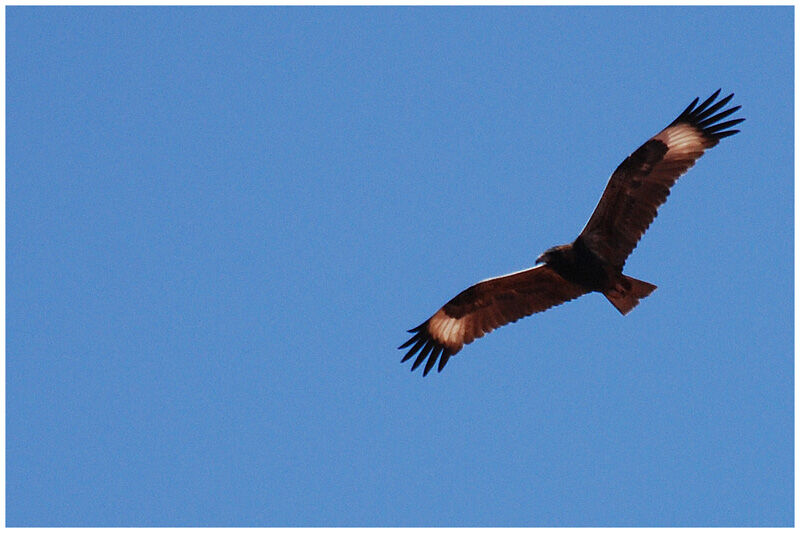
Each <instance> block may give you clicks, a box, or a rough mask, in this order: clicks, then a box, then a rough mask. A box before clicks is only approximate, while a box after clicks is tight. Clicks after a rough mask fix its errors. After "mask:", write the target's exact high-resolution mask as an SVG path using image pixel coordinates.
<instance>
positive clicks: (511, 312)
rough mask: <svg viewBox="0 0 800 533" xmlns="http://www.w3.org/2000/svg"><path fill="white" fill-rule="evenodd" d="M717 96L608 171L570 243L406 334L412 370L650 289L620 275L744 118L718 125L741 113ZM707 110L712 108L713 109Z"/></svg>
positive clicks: (472, 291) (480, 287) (465, 295)
mask: <svg viewBox="0 0 800 533" xmlns="http://www.w3.org/2000/svg"><path fill="white" fill-rule="evenodd" d="M719 93H720V91H719V90H718V91H717V92H715V93H714V94H713V95H711V96H710V97H709V98H708V99H707V100H706V101H704V102H703V103H702V104H700V105H697V102H698V100H699V99H698V98H695V99H694V101H693V102H692V103H691V104H689V107H687V108H686V109H685V110H684V111H683V113H681V114H680V115H678V118H676V119H675V120H674V121H672V123H671V124H670V125H669V126H667V127H666V128H665V129H664V130H662V131H661V132H659V133H658V134H657V135H656V136H654V137H653V138H651V139H650V140H649V141H647V142H646V143H644V144H643V145H642V146H640V147H639V148H638V149H637V150H636V151H635V152H633V153H632V154H631V155H630V156H628V158H627V159H625V161H623V162H622V164H621V165H620V166H619V167H618V168H617V169H616V170H615V171H614V173H613V174H612V175H611V178H610V179H609V181H608V185H606V189H605V191H604V192H603V196H602V197H601V198H600V202H599V203H598V204H597V207H596V208H595V210H594V213H592V216H591V217H590V218H589V222H587V224H586V227H585V228H583V231H582V232H581V233H580V235H578V238H577V239H575V241H573V242H572V243H570V244H564V245H561V246H555V247H553V248H550V249H549V250H547V251H546V252H545V253H543V254H542V255H540V256H539V258H538V259H537V260H536V263H537V266H535V267H533V268H530V269H528V270H523V271H520V272H515V273H513V274H508V275H506V276H501V277H497V278H491V279H487V280H485V281H481V282H480V283H477V284H476V285H473V286H472V287H469V288H468V289H466V290H464V291H462V292H461V293H460V294H459V295H458V296H456V297H455V298H453V299H452V300H450V301H449V302H447V303H446V304H445V305H444V306H443V307H442V308H441V309H439V310H438V311H437V312H436V313H435V314H434V315H433V316H432V317H431V318H429V319H428V320H426V321H425V322H423V323H422V324H420V325H419V326H417V327H416V328H414V329H411V330H409V333H413V334H414V335H413V336H412V337H411V339H409V340H408V341H407V342H406V343H404V344H403V345H402V346H400V349H404V348H408V347H409V346H410V347H411V348H410V349H409V351H408V353H407V354H406V355H405V357H403V362H405V361H407V360H408V359H410V358H411V357H413V356H414V355H415V354H416V355H417V358H416V359H415V360H414V364H413V365H412V366H411V370H415V369H416V368H417V367H418V366H419V365H421V364H422V362H423V361H425V359H427V363H426V364H425V369H424V371H423V375H427V374H428V372H429V371H430V370H431V369H432V368H433V367H434V365H435V364H436V361H437V360H438V361H439V366H438V370H439V372H441V371H442V369H443V368H444V366H445V365H446V364H447V361H448V360H449V359H450V357H451V356H452V355H454V354H456V353H457V352H458V351H459V350H461V348H462V347H463V346H464V345H465V344H469V343H470V342H472V341H474V340H475V339H478V338H480V337H483V336H484V335H485V334H487V333H489V332H491V331H492V330H495V329H497V328H499V327H500V326H503V325H505V324H508V323H509V322H516V321H517V320H519V319H520V318H523V317H526V316H528V315H531V314H533V313H538V312H540V311H544V310H545V309H549V308H550V307H553V306H555V305H559V304H562V303H564V302H566V301H569V300H572V299H574V298H577V297H578V296H581V295H583V294H586V293H588V292H600V293H602V294H603V295H604V296H605V297H606V298H608V300H609V301H610V302H611V303H612V304H613V305H614V307H616V308H617V310H619V312H620V313H622V314H623V315H624V314H627V313H628V312H629V311H630V310H631V309H633V308H634V307H635V306H636V305H637V304H638V303H639V300H640V299H641V298H644V297H646V296H648V295H649V294H650V293H651V292H653V291H654V290H655V289H656V286H655V285H652V284H650V283H647V282H644V281H640V280H637V279H634V278H631V277H628V276H626V275H624V274H623V273H622V268H623V267H624V266H625V261H626V259H627V258H628V256H629V255H630V253H631V252H632V251H633V249H634V248H635V247H636V244H637V243H638V242H639V239H641V237H642V235H644V232H645V231H646V230H647V228H648V227H649V226H650V223H651V222H652V221H653V219H654V218H655V217H656V212H657V210H658V207H659V206H660V205H661V204H663V203H664V202H665V201H666V200H667V196H668V195H669V189H670V187H672V185H673V184H674V183H675V181H677V179H678V178H679V177H680V176H682V175H683V174H684V173H685V172H686V171H687V170H689V168H691V166H692V165H694V163H695V161H697V159H698V158H699V157H700V156H701V155H703V152H704V151H705V150H707V149H709V148H711V147H713V146H715V145H716V144H717V143H718V142H719V140H720V139H722V138H724V137H728V136H730V135H733V134H735V133H738V132H739V130H733V129H730V128H731V127H732V126H735V125H736V124H738V123H740V122H742V121H743V120H744V119H743V118H739V119H734V120H729V121H726V122H720V121H721V120H722V119H724V118H725V117H727V116H729V115H731V114H733V113H734V112H736V111H737V110H738V109H739V108H740V107H741V106H736V107H731V108H728V109H726V110H724V111H720V110H721V109H722V108H723V107H724V106H725V105H726V104H727V103H728V102H730V100H731V98H733V94H731V95H729V96H726V97H725V98H723V99H722V100H720V101H719V102H717V103H713V102H714V100H715V99H716V98H717V96H719ZM712 104H713V105H712Z"/></svg>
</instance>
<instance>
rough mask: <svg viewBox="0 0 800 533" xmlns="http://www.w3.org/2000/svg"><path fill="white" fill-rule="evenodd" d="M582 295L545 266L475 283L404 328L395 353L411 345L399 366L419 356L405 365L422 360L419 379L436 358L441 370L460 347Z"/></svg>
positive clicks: (412, 368)
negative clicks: (406, 335) (407, 336)
mask: <svg viewBox="0 0 800 533" xmlns="http://www.w3.org/2000/svg"><path fill="white" fill-rule="evenodd" d="M586 292H587V291H586V289H584V288H583V287H581V286H580V285H576V284H574V283H571V282H569V281H567V280H565V279H564V278H562V277H561V276H560V275H558V274H557V273H556V272H555V271H554V270H553V269H551V268H550V267H548V266H547V265H539V266H536V267H534V268H530V269H528V270H522V271H520V272H515V273H513V274H508V275H507V276H501V277H497V278H491V279H487V280H485V281H481V282H480V283H477V284H475V285H473V286H472V287H470V288H468V289H466V290H464V291H462V292H461V293H460V294H459V295H458V296H456V297H455V298H453V299H452V300H450V301H449V302H447V303H446V304H445V305H444V307H442V308H441V309H439V310H438V311H437V312H436V314H434V315H433V316H432V317H431V318H429V319H428V320H426V321H425V322H423V323H422V324H420V325H419V326H417V327H416V328H414V329H411V330H409V333H414V336H413V337H411V339H409V341H408V342H406V343H405V344H403V345H402V346H400V349H401V350H402V349H404V348H408V347H409V346H411V349H410V350H409V351H408V353H407V354H406V355H405V357H403V362H405V361H407V360H408V359H410V358H411V357H412V356H413V355H414V354H416V353H417V352H419V355H418V356H417V358H416V360H415V361H414V364H413V365H412V366H411V370H412V371H413V370H415V369H416V368H417V367H418V366H419V365H420V364H422V362H423V361H424V360H425V359H426V358H427V359H428V362H427V363H426V364H425V370H424V372H423V375H427V374H428V372H429V371H430V370H431V368H433V365H434V364H435V363H436V360H437V359H439V372H441V371H442V369H443V368H444V365H446V364H447V360H448V359H450V357H451V356H452V355H454V354H455V353H456V352H458V351H459V350H460V349H461V348H462V347H463V346H464V345H465V344H469V343H470V342H472V341H474V340H475V339H478V338H480V337H483V336H484V335H486V334H487V333H489V332H491V331H492V330H494V329H497V328H499V327H500V326H503V325H505V324H508V323H509V322H516V321H517V320H519V319H520V318H523V317H526V316H528V315H532V314H533V313H538V312H540V311H544V310H545V309H548V308H550V307H553V306H554V305H558V304H561V303H564V302H566V301H568V300H572V299H573V298H577V297H578V296H581V295H582V294H585V293H586Z"/></svg>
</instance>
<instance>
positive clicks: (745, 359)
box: [6, 7, 794, 526]
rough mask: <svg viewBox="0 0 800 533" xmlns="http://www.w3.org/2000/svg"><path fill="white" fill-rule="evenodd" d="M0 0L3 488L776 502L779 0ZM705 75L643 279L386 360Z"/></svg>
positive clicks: (503, 520)
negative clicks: (581, 0) (681, 0)
mask: <svg viewBox="0 0 800 533" xmlns="http://www.w3.org/2000/svg"><path fill="white" fill-rule="evenodd" d="M6 13H7V18H6V22H7V49H6V50H7V71H6V72H7V86H6V87H7V118H6V120H7V123H6V125H7V158H8V160H7V167H6V169H7V182H6V187H7V188H6V191H7V196H6V199H7V226H6V227H7V246H8V248H7V270H6V272H7V293H6V294H7V342H8V344H7V359H6V371H7V374H6V377H7V384H6V394H7V413H6V423H7V425H6V428H7V429H6V437H7V448H6V460H7V463H6V474H7V487H6V491H7V492H6V494H7V502H6V503H7V507H6V513H7V515H6V516H7V523H8V525H10V526H89V525H90V526H105V525H118V526H129V525H130V526H177V525H184V526H204V525H241V526H246V525H247V526H251V525H270V526H322V525H329V526H491V525H495V526H540V525H572V526H615V525H617V526H620V525H625V526H633V525H642V526H667V525H673V526H688V525H707V526H711V525H714V526H719V525H735V526H738V525H750V526H788V525H791V524H792V523H793V514H794V509H793V501H794V496H793V471H794V464H793V448H794V446H793V444H794V443H793V435H794V429H793V404H794V398H793V394H794V384H793V257H792V253H793V195H794V188H793V187H794V182H793V147H794V142H793V139H794V137H793V119H794V109H793V16H794V15H793V8H791V7H784V8H724V9H712V8H688V7H684V8H523V7H520V8H502V9H499V8H498V9H486V8H238V9H219V8H204V9H197V8H178V9H171V8H82V9H72V8H45V7H24V8H21V7H12V8H8V9H7V11H6ZM720 87H721V88H722V89H723V91H727V92H731V91H733V92H735V93H736V96H735V98H734V101H733V103H734V104H741V105H742V106H743V108H742V112H741V113H740V116H744V117H746V118H747V121H746V122H745V123H743V124H742V126H741V129H742V133H740V134H738V135H736V136H734V137H730V138H727V139H724V140H723V141H722V142H721V143H720V145H719V146H717V147H716V148H714V149H713V150H711V151H710V152H708V153H707V154H706V155H705V156H704V157H703V158H702V159H701V160H700V161H699V163H698V164H697V165H696V166H695V168H693V169H692V170H691V171H690V172H689V174H687V175H686V176H685V177H684V178H683V179H682V180H681V181H679V182H678V184H677V185H676V187H675V188H674V189H673V190H672V195H671V196H670V199H669V201H668V202H667V204H666V205H665V206H664V207H663V208H662V209H661V211H660V212H659V217H658V219H656V221H655V223H654V224H653V226H652V227H651V229H650V231H649V232H648V233H647V234H646V235H645V237H644V239H643V240H642V241H641V242H640V244H639V247H638V248H637V250H636V251H635V252H634V254H633V255H632V256H631V258H630V260H629V261H628V263H627V265H626V272H627V273H628V274H630V275H632V276H634V277H637V278H640V279H643V280H646V281H649V282H652V283H655V284H656V285H658V287H659V288H658V290H657V291H656V292H655V293H653V295H651V296H650V297H648V298H647V299H646V300H643V301H642V303H641V304H640V305H639V307H637V308H636V309H635V310H634V311H633V312H632V313H631V314H629V315H628V316H626V317H622V316H621V315H620V314H619V313H618V312H617V311H616V310H615V309H614V308H613V307H612V306H611V305H610V304H609V303H608V302H607V301H606V300H605V298H603V297H602V296H599V295H597V294H593V295H589V296H585V297H583V298H581V299H579V300H577V301H575V302H571V303H569V304H566V305H564V306H561V307H558V308H556V309H554V310H551V311H548V312H546V313H543V314H540V315H535V316H533V317H530V318H526V319H524V320H522V321H520V322H518V323H516V324H513V325H511V326H507V327H505V328H502V329H500V330H498V331H497V332H495V333H492V334H491V335H489V336H487V337H485V338H483V339H481V340H479V341H478V342H476V343H474V344H472V345H469V346H467V347H466V348H465V349H464V350H463V351H462V352H461V353H459V354H458V355H457V356H456V357H455V358H453V359H451V361H450V363H449V364H448V366H447V368H445V370H444V371H443V372H442V373H441V374H437V373H436V372H434V373H432V374H431V375H428V376H427V377H426V378H424V379H423V377H422V374H421V372H420V371H419V370H418V371H417V372H414V373H413V374H412V373H410V372H409V368H410V364H405V365H401V364H400V359H401V356H402V354H401V352H400V351H398V350H397V346H398V345H400V344H401V343H403V342H404V341H405V340H406V339H407V338H408V334H407V333H406V332H405V331H406V330H407V329H408V328H411V327H413V326H416V325H417V324H419V323H420V322H422V321H423V320H425V319H426V318H428V317H429V316H430V315H431V314H432V313H433V312H435V311H436V310H437V309H438V308H439V307H440V306H441V305H442V304H444V303H445V302H446V301H447V300H448V299H450V298H451V297H452V296H454V295H455V294H457V293H458V292H459V291H461V290H462V289H464V288H466V287H467V286H469V285H471V284H472V283H474V282H476V281H479V280H481V279H483V278H487V277H490V276H496V275H501V274H504V273H508V272H512V271H515V270H519V269H522V268H526V267H528V266H532V265H533V262H534V259H535V258H536V257H537V255H538V254H539V253H541V252H542V251H543V250H544V249H546V248H548V247H550V246H552V245H555V244H561V243H564V242H568V241H570V240H572V239H573V238H574V237H575V236H576V235H577V233H578V232H579V231H580V230H581V228H582V227H583V225H584V224H585V222H586V220H587V219H588V217H589V215H590V214H591V212H592V210H593V209H594V207H595V205H596V202H597V200H598V199H599V197H600V194H601V192H602V191H603V188H604V187H605V184H606V181H607V179H608V176H609V175H610V173H611V172H612V171H613V170H614V168H616V166H617V165H618V164H619V163H620V162H621V161H622V160H623V159H624V158H625V157H626V156H627V155H628V154H629V153H630V152H632V151H633V150H634V149H635V148H637V147H638V146H639V145H640V144H641V143H642V142H644V141H645V140H647V139H648V138H649V137H650V136H651V135H653V134H655V133H656V132H658V131H659V130H660V129H661V128H663V127H664V126H666V125H667V124H668V123H669V122H671V121H672V120H673V119H674V118H675V116H677V114H678V113H679V112H680V111H682V110H683V108H684V107H685V106H686V105H687V104H688V103H689V102H690V101H691V100H692V99H693V98H695V97H696V96H699V97H701V98H703V97H706V96H708V95H710V94H711V93H712V92H713V91H715V90H716V89H717V88H720ZM724 94H727V93H724Z"/></svg>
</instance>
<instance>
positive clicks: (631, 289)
mask: <svg viewBox="0 0 800 533" xmlns="http://www.w3.org/2000/svg"><path fill="white" fill-rule="evenodd" d="M654 290H656V286H655V285H653V284H652V283H647V282H646V281H641V280H638V279H634V278H631V277H629V276H626V275H624V274H623V275H622V276H621V277H620V279H619V280H617V283H616V285H615V286H614V288H613V289H611V290H608V291H604V292H603V294H605V296H606V298H608V301H609V302H611V303H612V304H613V305H614V307H616V308H617V311H619V312H620V313H622V314H623V315H627V314H628V312H630V310H631V309H633V308H634V307H636V306H637V305H638V304H639V300H640V299H642V298H644V297H646V296H649V295H650V293H651V292H653V291H654Z"/></svg>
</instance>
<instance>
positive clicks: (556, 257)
mask: <svg viewBox="0 0 800 533" xmlns="http://www.w3.org/2000/svg"><path fill="white" fill-rule="evenodd" d="M565 248H566V245H562V246H553V247H552V248H548V249H547V250H546V251H545V252H544V253H543V254H542V255H540V256H539V257H537V258H536V264H537V265H538V264H540V263H545V264H549V263H558V262H559V261H560V260H561V258H563V257H564V250H565Z"/></svg>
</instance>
